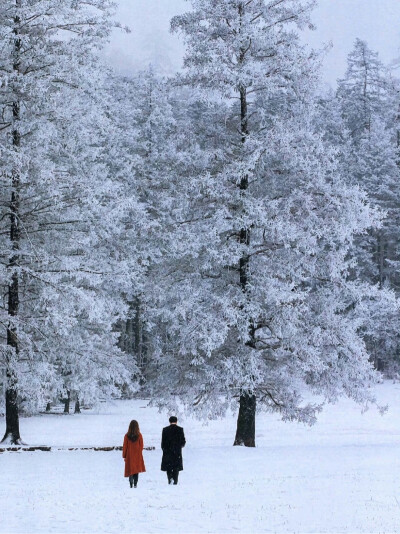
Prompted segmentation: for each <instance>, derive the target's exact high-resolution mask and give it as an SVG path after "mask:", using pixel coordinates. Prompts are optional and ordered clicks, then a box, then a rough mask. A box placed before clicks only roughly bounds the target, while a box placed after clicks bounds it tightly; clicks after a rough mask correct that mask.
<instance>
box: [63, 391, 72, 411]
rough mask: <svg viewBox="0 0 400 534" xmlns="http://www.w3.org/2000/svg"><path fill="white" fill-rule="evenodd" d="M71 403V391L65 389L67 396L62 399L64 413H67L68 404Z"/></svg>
mask: <svg viewBox="0 0 400 534" xmlns="http://www.w3.org/2000/svg"><path fill="white" fill-rule="evenodd" d="M70 403H71V392H70V391H69V390H68V391H67V397H66V398H65V399H64V413H69V406H70Z"/></svg>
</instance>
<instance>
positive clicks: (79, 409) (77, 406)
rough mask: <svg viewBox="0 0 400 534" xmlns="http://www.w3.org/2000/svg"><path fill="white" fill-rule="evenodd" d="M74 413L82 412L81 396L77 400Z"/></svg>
mask: <svg viewBox="0 0 400 534" xmlns="http://www.w3.org/2000/svg"><path fill="white" fill-rule="evenodd" d="M74 413H81V403H80V402H79V398H77V399H76V401H75V412H74Z"/></svg>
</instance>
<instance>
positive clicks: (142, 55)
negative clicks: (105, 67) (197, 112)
mask: <svg viewBox="0 0 400 534" xmlns="http://www.w3.org/2000/svg"><path fill="white" fill-rule="evenodd" d="M117 2H118V4H119V11H118V20H119V21H120V22H122V23H123V24H126V25H128V26H129V27H130V28H131V30H132V32H131V33H130V34H123V33H122V32H115V33H114V34H113V38H112V42H111V44H110V46H109V47H108V49H107V57H108V58H109V61H110V62H111V63H112V64H113V65H114V66H116V67H117V68H118V70H119V71H121V72H123V73H124V74H129V73H130V72H132V71H134V70H136V69H139V68H143V67H146V66H147V65H148V64H149V63H150V62H151V63H154V64H156V65H157V66H158V67H161V68H162V70H163V71H164V73H166V74H170V73H172V72H174V71H176V70H178V69H179V68H180V65H181V60H182V55H183V45H182V43H181V42H180V40H179V38H178V37H176V36H171V35H170V34H169V20H170V18H171V17H172V16H173V15H176V14H178V13H182V12H184V11H186V10H188V9H189V7H190V4H189V2H185V0H117ZM313 21H314V23H315V24H316V26H317V30H316V31H314V32H307V33H306V34H305V35H304V40H305V41H306V42H308V43H310V44H311V45H312V46H313V47H315V48H320V47H321V46H323V45H324V43H329V42H332V44H333V49H332V50H331V51H330V52H329V54H328V56H327V58H326V60H325V66H324V71H323V75H324V79H325V81H326V82H328V83H329V84H331V85H334V84H335V81H336V79H337V78H339V77H341V76H342V75H343V73H344V71H345V69H346V56H347V54H348V52H349V51H350V50H351V48H352V46H353V43H354V40H355V39H356V37H360V38H362V39H364V40H366V41H367V42H368V43H369V45H370V47H371V48H372V49H373V50H376V51H378V52H379V53H380V56H381V59H382V60H383V61H384V62H385V63H390V62H392V61H393V60H394V59H395V58H396V57H398V56H400V0H319V7H318V8H317V9H316V10H315V11H314V15H313Z"/></svg>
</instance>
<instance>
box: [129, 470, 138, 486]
mask: <svg viewBox="0 0 400 534" xmlns="http://www.w3.org/2000/svg"><path fill="white" fill-rule="evenodd" d="M138 480H139V473H136V474H135V475H130V477H129V484H130V485H131V487H132V486H135V488H136V486H137V483H138Z"/></svg>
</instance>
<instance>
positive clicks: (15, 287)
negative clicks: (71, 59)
mask: <svg viewBox="0 0 400 534" xmlns="http://www.w3.org/2000/svg"><path fill="white" fill-rule="evenodd" d="M16 7H17V8H20V7H21V0H16ZM20 22H21V20H20V18H19V17H18V16H16V17H15V20H14V24H15V26H14V35H15V41H14V62H13V70H14V72H15V73H19V71H20V52H21V39H20V38H19V25H20ZM20 113H21V106H20V103H19V102H18V101H15V102H13V103H12V115H13V126H12V145H13V148H14V150H15V151H18V150H19V148H20V146H21V134H20V131H19V120H20ZM11 182H12V192H11V201H10V241H11V246H12V250H13V254H12V256H11V257H10V260H9V263H8V269H9V271H10V272H11V273H12V274H11V282H10V284H9V286H8V316H9V318H10V321H9V324H8V327H7V345H8V347H10V349H11V350H10V356H9V358H10V359H14V358H18V353H19V344H18V333H17V328H16V325H15V317H17V316H18V310H19V274H18V266H19V247H20V238H21V230H20V197H19V190H20V175H19V171H18V170H17V169H15V170H14V171H13V172H12V175H11ZM10 363H11V362H9V364H10ZM11 368H12V365H9V366H8V369H7V373H6V377H7V385H6V432H5V434H4V437H3V440H2V441H8V440H10V441H11V443H12V444H18V443H20V442H21V436H20V433H19V413H18V385H17V378H16V376H15V374H14V372H13V371H12V370H11Z"/></svg>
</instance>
